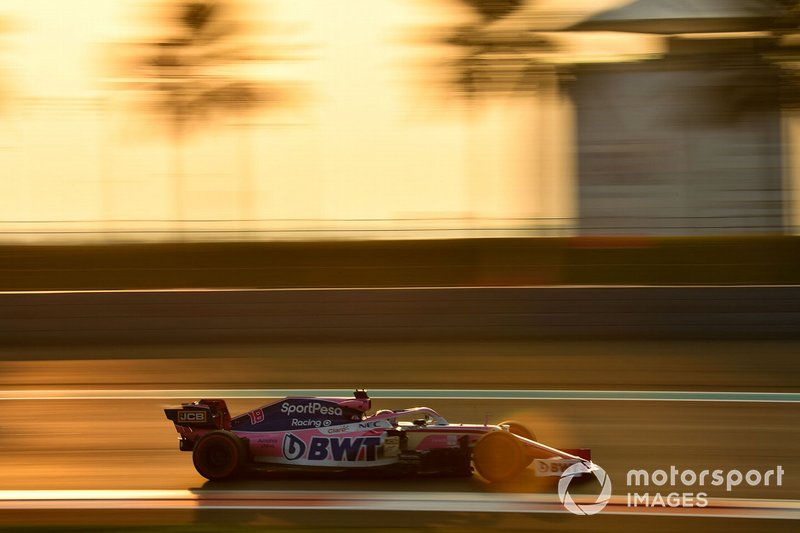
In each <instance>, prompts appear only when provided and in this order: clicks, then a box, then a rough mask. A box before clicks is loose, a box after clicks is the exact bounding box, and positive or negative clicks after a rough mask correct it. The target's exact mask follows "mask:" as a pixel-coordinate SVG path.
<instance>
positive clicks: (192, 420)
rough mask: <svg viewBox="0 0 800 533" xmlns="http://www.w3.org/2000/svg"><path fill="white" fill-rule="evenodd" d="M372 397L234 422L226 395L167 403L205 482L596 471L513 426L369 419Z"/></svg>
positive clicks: (406, 415) (582, 458)
mask: <svg viewBox="0 0 800 533" xmlns="http://www.w3.org/2000/svg"><path fill="white" fill-rule="evenodd" d="M371 404H372V401H371V400H370V398H369V396H368V395H367V392H366V391H364V390H356V391H355V393H354V395H353V397H352V398H317V397H287V398H283V399H282V400H278V401H275V402H272V403H269V404H267V405H264V406H262V407H258V408H257V409H253V410H252V411H248V412H246V413H244V414H242V415H239V416H237V417H235V418H231V415H230V413H229V412H228V407H227V405H226V404H225V400H218V399H215V400H199V401H196V402H193V403H186V404H183V405H182V406H181V407H180V408H171V409H165V410H164V412H165V413H166V415H167V418H168V419H169V420H171V421H172V422H173V423H174V424H175V429H176V430H177V431H178V434H179V435H180V446H179V447H180V449H181V451H187V452H188V451H191V452H192V456H193V462H194V466H195V468H196V469H197V471H198V472H199V473H200V475H202V476H203V477H205V478H207V479H210V480H223V479H230V478H233V477H235V476H236V475H238V474H240V473H242V472H243V471H245V470H247V469H252V468H257V467H262V468H267V469H290V468H302V469H340V470H341V469H354V468H384V469H396V470H398V471H399V472H401V473H407V474H427V473H439V474H452V475H463V476H470V475H472V466H473V465H474V466H475V469H477V471H478V473H479V474H480V475H481V476H482V477H483V478H485V479H486V480H488V481H493V482H501V481H506V480H508V479H511V478H513V477H514V476H516V475H517V474H519V473H520V472H521V471H522V470H523V469H525V468H526V467H528V466H529V465H530V464H531V463H532V462H533V463H534V466H535V473H536V475H539V476H560V475H561V473H562V472H563V471H564V470H565V469H566V468H568V467H569V466H571V465H573V464H576V463H582V464H583V465H585V466H586V467H587V471H589V470H592V469H593V465H592V463H591V453H590V451H589V450H587V449H579V450H558V449H556V448H552V447H550V446H546V445H544V444H542V443H540V442H537V441H536V437H535V436H534V435H533V433H531V432H530V431H528V430H527V429H526V428H525V427H524V426H522V425H520V424H518V423H515V422H502V423H500V424H498V425H488V424H451V423H449V422H448V421H447V420H445V419H444V418H443V417H442V416H441V415H440V414H439V413H437V412H436V411H434V410H433V409H430V408H428V407H414V408H411V409H401V410H398V411H393V410H381V411H378V412H376V413H375V414H372V415H369V414H367V411H369V410H370V408H371Z"/></svg>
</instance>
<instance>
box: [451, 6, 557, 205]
mask: <svg viewBox="0 0 800 533" xmlns="http://www.w3.org/2000/svg"><path fill="white" fill-rule="evenodd" d="M459 1H460V2H461V3H462V4H464V5H465V6H467V7H468V8H470V9H471V10H472V11H473V12H474V13H475V14H476V15H477V17H476V21H475V22H472V23H470V24H466V25H462V26H458V27H455V28H452V29H451V30H450V31H449V32H447V33H445V35H444V37H443V39H441V41H440V42H443V43H445V44H448V45H451V46H454V47H456V49H457V51H458V52H457V56H456V58H455V59H453V60H452V61H451V62H450V63H449V65H447V66H448V69H449V71H450V72H451V73H452V76H451V79H450V84H451V89H452V92H453V93H455V94H456V95H457V96H459V97H462V98H464V99H465V100H466V101H467V103H468V104H470V105H469V109H474V108H475V107H476V106H475V104H477V103H478V102H479V101H481V100H483V99H485V98H493V97H531V96H537V95H538V96H541V97H544V96H545V95H550V94H552V93H553V91H555V90H557V89H558V83H557V82H558V80H559V76H558V72H557V70H556V67H555V66H554V64H553V63H552V61H551V60H550V56H552V55H553V53H554V52H555V50H556V46H555V44H554V43H553V42H552V41H551V40H550V39H549V38H547V37H545V36H544V35H542V34H541V33H540V32H537V31H534V30H532V29H531V28H530V24H529V22H530V19H528V18H526V17H529V16H530V15H528V14H526V13H523V12H522V8H523V6H525V5H526V3H527V2H526V1H525V0H459ZM538 105H539V106H543V105H544V99H543V98H542V99H541V100H540V101H539V103H538ZM469 109H468V111H469ZM469 112H471V111H469ZM536 127H538V128H539V129H544V127H545V125H544V123H543V121H542V119H540V120H539V124H538V125H537V126H536ZM542 133H544V132H542ZM539 138H540V139H541V138H542V135H540V136H539ZM537 150H538V152H539V154H538V156H535V157H536V158H537V160H538V164H539V165H540V167H542V166H543V165H544V158H545V155H544V148H543V147H542V146H537ZM469 152H472V150H469ZM468 166H471V165H468ZM542 173H543V172H542ZM474 180H475V178H474V177H473V178H470V181H474ZM545 185H546V184H545V183H544V179H543V178H542V179H540V180H539V191H538V192H537V195H538V197H539V199H538V201H539V202H540V204H541V202H543V200H542V198H543V197H544V187H545ZM475 187H476V185H475V184H474V183H473V184H472V185H470V187H469V188H470V189H471V190H470V193H469V194H470V196H471V200H470V204H472V205H471V207H470V210H471V211H472V212H473V216H474V213H475V211H476V205H475V204H476V202H477V198H478V197H479V196H480V195H479V194H478V192H477V191H476V190H474V189H475Z"/></svg>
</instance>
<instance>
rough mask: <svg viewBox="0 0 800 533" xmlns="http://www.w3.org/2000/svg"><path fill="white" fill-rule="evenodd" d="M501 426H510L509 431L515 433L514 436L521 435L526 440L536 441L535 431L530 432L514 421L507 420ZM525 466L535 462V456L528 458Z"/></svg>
mask: <svg viewBox="0 0 800 533" xmlns="http://www.w3.org/2000/svg"><path fill="white" fill-rule="evenodd" d="M498 425H499V426H508V431H509V432H511V433H513V434H514V435H519V436H520V437H525V438H526V439H530V440H536V435H535V434H534V433H533V431H531V430H529V429H528V428H526V427H525V426H523V425H522V424H520V423H519V422H515V421H513V420H506V421H505V422H500V423H499V424H498ZM526 461H527V462H526V463H525V466H526V467H527V466H528V465H529V464H531V462H532V461H533V456H528V457H527V458H526Z"/></svg>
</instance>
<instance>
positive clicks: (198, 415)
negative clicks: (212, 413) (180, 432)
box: [178, 411, 208, 422]
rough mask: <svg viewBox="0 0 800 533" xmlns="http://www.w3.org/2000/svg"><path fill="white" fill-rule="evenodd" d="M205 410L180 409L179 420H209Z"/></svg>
mask: <svg viewBox="0 0 800 533" xmlns="http://www.w3.org/2000/svg"><path fill="white" fill-rule="evenodd" d="M207 421H208V413H206V412H205V411H178V422H207Z"/></svg>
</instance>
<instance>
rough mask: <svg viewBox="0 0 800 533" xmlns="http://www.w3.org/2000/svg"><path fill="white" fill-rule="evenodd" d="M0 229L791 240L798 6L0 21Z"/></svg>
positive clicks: (11, 8) (88, 4) (234, 8)
mask: <svg viewBox="0 0 800 533" xmlns="http://www.w3.org/2000/svg"><path fill="white" fill-rule="evenodd" d="M0 16H1V17H2V18H1V19H0V20H2V26H0V31H2V33H0V45H1V46H2V48H0V53H2V55H0V61H1V62H0V67H1V68H2V70H1V71H0V72H1V73H2V78H0V79H2V93H0V94H2V115H1V116H2V120H1V121H0V124H1V125H2V127H1V128H0V168H2V173H3V175H4V176H5V177H6V179H3V180H1V181H0V188H2V189H0V202H1V203H0V213H2V220H1V221H0V238H2V240H3V241H4V242H6V243H8V242H25V243H32V242H37V243H38V242H51V243H64V242H76V241H78V242H113V241H152V240H158V241H170V240H176V239H179V238H180V239H192V240H198V239H200V240H231V239H236V240H243V239H244V240H251V239H252V240H275V239H292V240H295V239H338V238H366V239H372V238H430V237H475V236H574V235H593V234H602V235H620V234H636V235H740V234H793V233H795V229H796V227H797V225H798V220H799V219H798V217H800V214H799V213H798V208H797V204H798V202H797V190H798V186H797V183H798V177H797V174H798V172H797V168H796V167H797V166H798V164H797V161H796V158H794V157H792V156H793V152H794V150H793V147H794V146H796V144H797V142H798V141H797V139H796V131H795V130H796V124H795V122H796V120H795V116H794V115H795V112H794V108H795V104H796V100H797V98H796V94H795V93H796V87H797V81H796V71H795V64H796V61H797V59H796V56H795V54H796V50H795V47H796V44H797V43H796V42H795V41H796V38H797V35H796V34H795V33H794V32H795V31H796V29H797V28H796V20H795V18H794V17H795V12H794V6H793V2H790V1H771V0H763V1H760V0H728V1H719V0H703V1H697V2H689V1H657V0H647V1H638V2H629V3H626V2H619V1H614V0H574V1H569V2H566V1H548V0H541V1H523V0H519V1H511V0H508V1H500V0H496V1H488V0H487V1H479V0H474V1H472V0H433V1H422V0H385V1H380V2H375V1H369V0H361V1H359V0H348V1H346V2H343V3H332V2H324V1H319V0H296V1H291V2H283V1H280V0H239V1H233V0H229V1H224V2H223V1H219V2H211V3H204V2H179V1H172V2H171V1H167V0H162V1H157V0H151V1H125V0H121V1H118V2H104V1H103V0H74V1H70V2H53V1H49V0H32V1H30V2H24V3H20V2H13V1H7V2H3V4H2V5H0Z"/></svg>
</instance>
